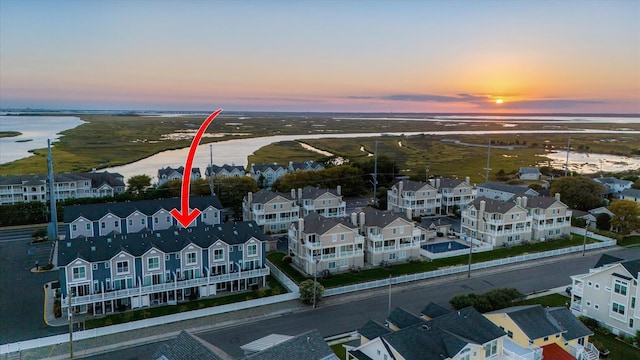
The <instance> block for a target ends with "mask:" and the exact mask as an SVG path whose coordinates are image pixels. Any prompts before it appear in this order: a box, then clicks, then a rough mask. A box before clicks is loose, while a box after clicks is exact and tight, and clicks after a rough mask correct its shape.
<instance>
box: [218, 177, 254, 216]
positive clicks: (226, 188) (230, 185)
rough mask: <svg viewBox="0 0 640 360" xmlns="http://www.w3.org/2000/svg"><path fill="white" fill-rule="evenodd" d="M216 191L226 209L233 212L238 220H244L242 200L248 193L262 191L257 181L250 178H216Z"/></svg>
mask: <svg viewBox="0 0 640 360" xmlns="http://www.w3.org/2000/svg"><path fill="white" fill-rule="evenodd" d="M214 189H215V192H216V195H217V196H218V199H220V202H221V203H222V205H223V206H224V207H226V208H229V209H231V210H233V212H234V215H235V217H236V218H242V199H243V198H244V197H245V196H247V193H248V192H256V191H258V190H260V187H258V184H257V183H256V181H255V180H253V179H252V178H250V177H248V176H242V177H229V178H215V179H214Z"/></svg>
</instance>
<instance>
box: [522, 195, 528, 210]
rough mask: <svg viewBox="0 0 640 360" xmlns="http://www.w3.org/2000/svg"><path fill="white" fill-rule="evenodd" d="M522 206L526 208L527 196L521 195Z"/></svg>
mask: <svg viewBox="0 0 640 360" xmlns="http://www.w3.org/2000/svg"><path fill="white" fill-rule="evenodd" d="M522 207H523V208H525V209H526V208H527V197H526V196H523V197H522Z"/></svg>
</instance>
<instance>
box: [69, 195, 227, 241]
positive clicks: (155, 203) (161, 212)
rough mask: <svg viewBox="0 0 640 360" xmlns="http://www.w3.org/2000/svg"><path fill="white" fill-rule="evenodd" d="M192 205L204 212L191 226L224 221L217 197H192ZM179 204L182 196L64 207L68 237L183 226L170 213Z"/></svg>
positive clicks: (190, 200)
mask: <svg viewBox="0 0 640 360" xmlns="http://www.w3.org/2000/svg"><path fill="white" fill-rule="evenodd" d="M189 206H190V207H191V208H192V209H198V210H200V211H201V214H200V216H198V217H197V218H196V219H195V220H194V221H193V222H192V223H191V224H190V225H189V226H190V227H194V226H198V224H201V223H202V224H207V225H215V224H219V223H220V222H221V214H220V213H221V211H222V204H220V200H218V197H216V196H192V197H190V198H189ZM180 207H181V203H180V198H172V199H157V200H141V201H126V202H113V203H101V204H87V205H71V206H65V207H64V222H65V227H66V233H67V235H66V236H67V239H74V238H77V237H94V236H104V235H109V234H112V233H115V234H131V233H137V232H141V231H154V230H164V229H168V228H170V227H172V226H178V227H181V226H182V225H180V224H179V223H178V222H177V221H176V220H175V218H174V217H173V216H172V215H171V214H170V211H171V210H173V209H180Z"/></svg>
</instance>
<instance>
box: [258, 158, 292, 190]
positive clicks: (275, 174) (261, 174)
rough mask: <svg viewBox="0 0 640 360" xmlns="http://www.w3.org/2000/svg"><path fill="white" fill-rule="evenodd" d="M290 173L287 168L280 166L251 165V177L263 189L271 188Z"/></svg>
mask: <svg viewBox="0 0 640 360" xmlns="http://www.w3.org/2000/svg"><path fill="white" fill-rule="evenodd" d="M288 172H289V168H288V167H287V166H283V165H278V164H251V167H250V169H249V176H251V178H252V179H253V180H255V181H256V183H258V185H259V186H260V187H262V188H267V189H269V188H271V186H272V185H273V183H274V182H275V181H276V180H278V179H280V178H281V177H283V176H285V175H286V174H287V173H288Z"/></svg>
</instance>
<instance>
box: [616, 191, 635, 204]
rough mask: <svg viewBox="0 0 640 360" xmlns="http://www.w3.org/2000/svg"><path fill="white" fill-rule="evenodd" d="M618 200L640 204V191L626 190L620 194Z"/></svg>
mask: <svg viewBox="0 0 640 360" xmlns="http://www.w3.org/2000/svg"><path fill="white" fill-rule="evenodd" d="M620 200H627V201H633V202H637V203H640V189H626V190H623V191H622V192H620Z"/></svg>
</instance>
